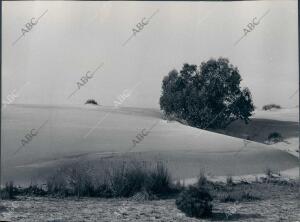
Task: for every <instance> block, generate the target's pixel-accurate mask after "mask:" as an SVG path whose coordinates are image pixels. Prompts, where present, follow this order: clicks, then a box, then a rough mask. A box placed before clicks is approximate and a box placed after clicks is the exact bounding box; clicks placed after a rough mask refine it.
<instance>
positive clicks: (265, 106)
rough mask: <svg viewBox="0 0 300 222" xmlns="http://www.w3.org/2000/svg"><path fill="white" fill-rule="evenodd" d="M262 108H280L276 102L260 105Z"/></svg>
mask: <svg viewBox="0 0 300 222" xmlns="http://www.w3.org/2000/svg"><path fill="white" fill-rule="evenodd" d="M262 109H263V110H271V109H281V106H279V105H276V104H268V105H264V106H263V107H262Z"/></svg>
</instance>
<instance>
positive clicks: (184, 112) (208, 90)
mask: <svg viewBox="0 0 300 222" xmlns="http://www.w3.org/2000/svg"><path fill="white" fill-rule="evenodd" d="M241 81H242V79H241V76H240V74H239V70H238V68H237V67H234V66H233V65H232V64H230V63H229V60H228V59H226V58H219V59H218V60H215V59H210V60H208V61H207V62H202V63H201V65H200V66H199V67H197V66H196V65H190V64H187V63H185V64H184V65H183V67H182V69H181V71H180V72H178V71H177V70H172V71H170V72H169V74H168V75H167V76H165V77H164V79H163V82H162V95H161V97H160V101H159V103H160V107H161V109H162V110H163V111H164V113H165V114H166V116H167V117H169V118H175V119H179V120H183V121H185V122H187V123H188V124H189V125H191V126H195V127H199V128H224V127H226V126H227V125H229V124H230V123H231V122H233V121H235V120H237V119H242V120H244V121H245V123H248V121H249V117H250V116H251V115H252V114H251V113H252V111H253V110H254V105H253V103H252V97H251V93H250V90H249V89H248V88H244V89H241V87H240V82H241Z"/></svg>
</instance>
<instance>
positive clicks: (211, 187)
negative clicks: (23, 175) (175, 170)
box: [1, 161, 299, 220]
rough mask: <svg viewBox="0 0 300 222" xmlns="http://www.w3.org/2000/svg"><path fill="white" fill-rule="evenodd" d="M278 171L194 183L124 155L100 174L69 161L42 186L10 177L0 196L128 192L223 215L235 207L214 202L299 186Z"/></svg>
mask: <svg viewBox="0 0 300 222" xmlns="http://www.w3.org/2000/svg"><path fill="white" fill-rule="evenodd" d="M274 175H275V174H274V172H273V171H272V170H271V169H268V170H266V176H265V177H263V178H260V179H259V178H258V179H257V181H255V182H252V183H248V182H247V181H240V182H235V181H233V179H232V177H228V178H227V181H226V183H223V182H211V181H209V180H208V179H207V178H206V176H205V175H204V174H203V173H202V174H201V175H200V177H199V179H198V182H197V183H196V184H194V185H191V186H188V187H185V186H183V185H182V184H181V183H179V182H177V183H174V182H172V180H171V175H170V174H169V172H168V169H167V168H166V167H165V165H164V164H163V163H162V162H156V163H152V164H151V165H147V164H145V163H144V162H138V161H131V162H125V161H124V162H122V163H120V164H113V166H108V165H107V168H104V169H103V170H102V173H101V180H99V178H100V177H99V175H97V170H96V171H95V170H94V169H93V167H91V166H88V165H85V166H83V165H80V166H79V165H74V164H71V165H69V166H64V167H61V168H60V169H59V170H57V171H56V173H54V174H53V175H52V176H51V177H49V178H47V180H46V184H44V186H42V185H30V186H28V187H26V188H21V187H16V186H14V184H13V183H12V182H10V183H7V184H6V186H5V188H4V189H2V190H1V196H2V198H3V199H9V200H17V199H18V198H20V197H22V196H27V197H33V196H34V197H55V198H59V199H61V198H66V197H76V199H77V198H81V197H101V198H129V199H131V200H134V201H150V200H157V199H174V198H175V199H176V200H175V204H176V206H177V208H178V209H179V210H180V211H182V212H183V213H184V214H185V215H186V216H189V217H196V218H210V219H214V218H215V219H216V218H218V219H221V220H225V219H226V218H227V219H228V217H230V216H232V215H234V212H233V213H232V212H229V213H224V214H220V213H218V214H217V213H214V210H215V206H217V205H220V204H222V203H224V204H225V203H232V204H236V203H242V202H253V201H261V200H266V199H272V198H274V197H275V196H276V195H280V192H281V191H287V192H288V190H291V191H292V192H294V191H295V190H297V189H298V188H297V187H298V185H299V184H298V183H297V182H295V181H287V180H282V179H280V178H279V177H278V176H274ZM274 195H275V196H274ZM236 216H237V215H236Z"/></svg>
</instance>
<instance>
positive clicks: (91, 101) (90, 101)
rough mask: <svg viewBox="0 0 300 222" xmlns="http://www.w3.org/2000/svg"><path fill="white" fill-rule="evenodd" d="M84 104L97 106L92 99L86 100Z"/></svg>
mask: <svg viewBox="0 0 300 222" xmlns="http://www.w3.org/2000/svg"><path fill="white" fill-rule="evenodd" d="M85 104H93V105H98V103H97V102H96V100H94V99H88V100H87V101H86V102H85Z"/></svg>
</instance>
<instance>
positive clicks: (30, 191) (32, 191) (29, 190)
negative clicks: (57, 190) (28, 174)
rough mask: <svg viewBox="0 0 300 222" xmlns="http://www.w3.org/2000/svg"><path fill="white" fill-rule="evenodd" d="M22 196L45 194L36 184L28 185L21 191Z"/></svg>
mask: <svg viewBox="0 0 300 222" xmlns="http://www.w3.org/2000/svg"><path fill="white" fill-rule="evenodd" d="M21 192H22V194H24V195H29V196H32V195H34V196H45V195H47V192H46V191H45V190H44V189H43V188H41V187H40V186H38V185H37V184H30V186H29V187H26V188H24V189H22V191H21Z"/></svg>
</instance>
